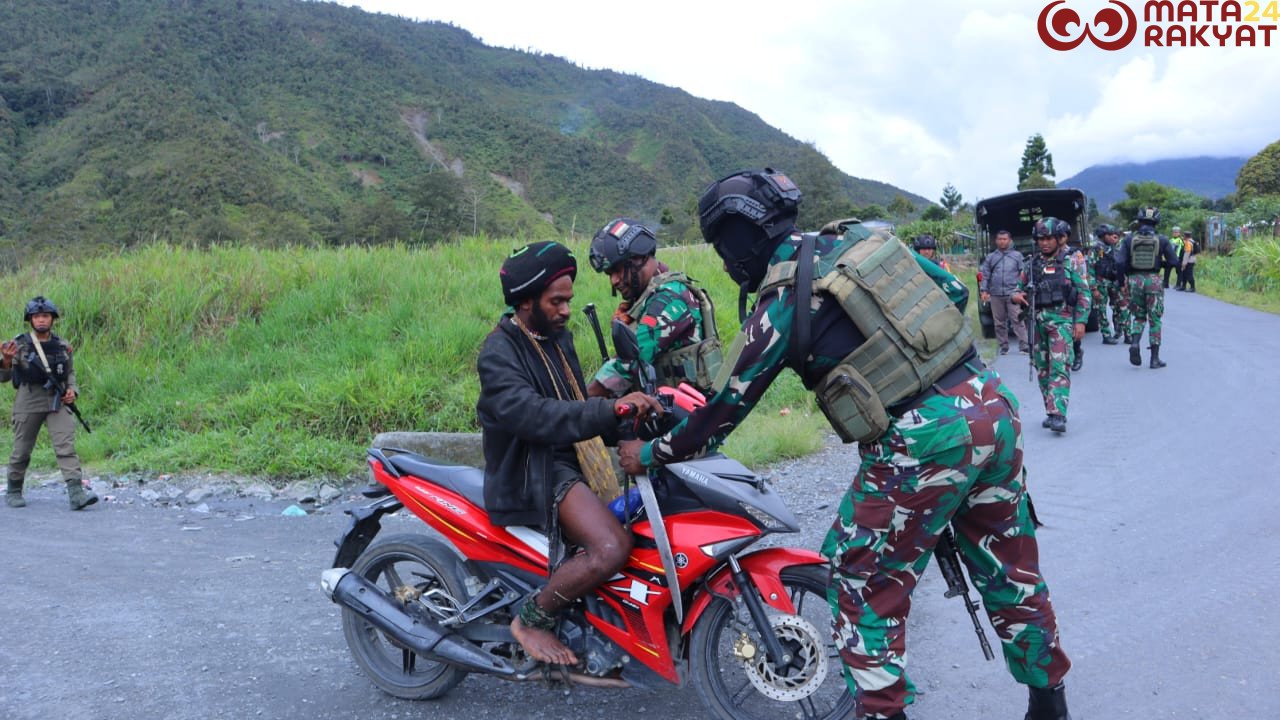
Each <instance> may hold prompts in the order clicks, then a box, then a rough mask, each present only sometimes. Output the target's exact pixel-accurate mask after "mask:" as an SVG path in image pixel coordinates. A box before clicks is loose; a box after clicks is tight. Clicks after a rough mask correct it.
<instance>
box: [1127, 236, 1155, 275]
mask: <svg viewBox="0 0 1280 720" xmlns="http://www.w3.org/2000/svg"><path fill="white" fill-rule="evenodd" d="M1129 243H1130V245H1129V250H1130V252H1129V266H1130V267H1132V268H1133V269H1134V270H1137V271H1138V272H1155V271H1156V270H1159V269H1160V236H1159V235H1157V234H1155V232H1154V231H1153V232H1149V233H1144V232H1136V233H1134V234H1133V237H1132V239H1130V241H1129Z"/></svg>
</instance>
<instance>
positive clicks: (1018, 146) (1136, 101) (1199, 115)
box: [341, 0, 1280, 200]
mask: <svg viewBox="0 0 1280 720" xmlns="http://www.w3.org/2000/svg"><path fill="white" fill-rule="evenodd" d="M341 1H342V2H343V4H349V5H359V6H361V7H363V8H365V9H367V10H370V11H375V12H388V13H392V14H397V15H402V16H405V17H413V18H418V19H424V20H426V19H430V20H444V21H447V22H451V23H453V24H454V25H457V26H459V27H462V28H465V29H467V30H468V31H470V32H471V33H472V34H474V35H476V36H477V37H479V38H481V39H482V40H484V41H485V42H486V43H488V44H490V45H496V46H500V47H514V48H517V49H532V50H538V51H541V52H546V53H551V54H554V55H559V56H561V57H565V58H567V59H569V60H571V61H573V62H575V63H577V64H578V65H581V66H583V67H589V68H610V69H614V70H618V71H621V72H629V73H635V74H637V75H640V76H642V77H646V78H648V79H650V80H654V81H655V82H660V83H663V84H665V85H672V86H675V87H679V88H682V89H684V90H686V91H687V92H689V93H691V94H693V95H696V96H699V97H704V98H709V99H715V100H727V101H731V102H735V103H737V104H738V105H740V106H742V107H744V108H746V109H747V110H750V111H751V112H754V113H756V114H757V115H759V116H760V117H761V118H762V119H764V121H765V122H767V123H769V124H771V125H773V126H775V127H778V128H779V129H781V130H783V131H784V132H786V133H788V134H789V135H791V136H793V137H795V138H797V139H800V140H802V141H806V142H813V143H814V144H815V145H816V146H817V147H818V149H819V150H821V151H822V152H824V153H825V154H826V155H827V156H828V157H829V158H830V159H831V160H832V162H834V163H835V164H836V165H837V166H838V167H840V168H841V169H842V170H844V171H845V172H848V173H850V174H851V175H856V176H859V177H868V178H872V179H876V180H882V181H885V182H889V183H892V184H894V185H897V186H899V187H902V188H905V189H907V190H910V191H912V192H915V193H918V194H920V195H924V196H925V197H927V198H931V199H936V198H937V197H938V196H939V195H940V194H941V191H942V187H943V186H944V185H945V184H946V183H948V182H950V183H952V184H954V185H955V186H956V187H957V188H958V189H959V190H960V191H961V192H962V193H963V194H964V195H965V197H966V199H969V200H976V199H978V198H980V197H984V196H990V195H996V194H1000V193H1004V192H1009V191H1011V190H1013V186H1014V183H1015V182H1016V179H1017V169H1018V165H1019V162H1020V159H1021V156H1022V150H1023V147H1024V146H1025V144H1026V140H1027V138H1028V137H1030V136H1031V135H1033V134H1035V133H1041V134H1043V135H1044V136H1045V141H1046V143H1047V145H1048V148H1049V151H1050V152H1052V153H1053V157H1054V165H1055V168H1056V169H1057V171H1058V177H1059V178H1065V177H1067V176H1070V175H1072V174H1074V173H1076V172H1079V171H1080V170H1083V169H1084V168H1086V167H1088V166H1089V165H1092V164H1096V163H1102V162H1112V161H1146V160H1154V159H1160V158H1168V157H1186V156H1191V155H1251V154H1253V153H1255V152H1257V151H1258V150H1260V149H1262V148H1263V147H1264V146H1266V145H1267V144H1269V143H1271V142H1274V141H1275V140H1277V139H1280V132H1277V130H1276V127H1277V123H1276V121H1275V118H1276V117H1277V115H1278V114H1280V90H1277V88H1280V63H1278V62H1276V61H1275V59H1274V58H1275V53H1276V48H1275V47H1271V48H1186V49H1170V48H1145V47H1142V46H1141V45H1140V44H1139V43H1137V42H1135V43H1133V44H1131V45H1130V46H1129V47H1128V48H1125V49H1123V50H1120V51H1116V52H1107V51H1103V50H1099V49H1097V48H1095V47H1093V46H1092V45H1090V44H1089V43H1087V42H1086V43H1085V44H1083V45H1081V46H1080V47H1078V48H1076V49H1074V50H1070V51H1067V52H1058V51H1054V50H1050V49H1049V48H1048V47H1046V46H1045V45H1044V44H1043V43H1042V42H1041V41H1040V38H1039V36H1038V34H1037V32H1036V17H1037V15H1038V14H1039V12H1040V10H1041V9H1042V8H1043V7H1044V6H1045V4H1047V2H1048V0H1045V1H1044V3H1042V2H1040V0H1036V2H1031V3H1027V2H1025V0H970V2H968V3H953V2H943V1H942V0H921V1H918V2H915V3H909V4H908V3H882V2H872V1H871V0H853V1H850V0H845V1H844V2H840V1H838V0H801V1H800V2H795V3H792V4H791V6H779V5H778V4H777V3H769V4H764V3H752V2H739V3H698V2H687V1H685V2H675V1H674V0H650V2H647V3H644V4H643V5H636V6H633V7H632V8H631V9H630V10H628V11H627V12H626V13H625V14H621V15H620V14H619V11H618V9H617V8H616V7H610V6H607V5H606V4H604V3H600V2H598V1H595V2H588V1H586V0H555V1H553V2H544V3H511V2H505V1H504V2H497V1H496V0H468V1H467V2H462V3H458V2H448V3H444V2H429V3H425V4H424V3H421V2H409V1H408V0H341ZM1130 4H1131V6H1133V7H1135V8H1137V7H1138V3H1137V2H1131V3H1130ZM1107 5H1108V0H1068V6H1069V7H1072V8H1074V9H1075V10H1077V11H1078V12H1079V14H1080V16H1081V18H1083V19H1085V20H1086V21H1088V19H1089V18H1092V17H1093V13H1094V12H1096V11H1097V10H1098V9H1100V8H1103V7H1105V6H1107ZM1138 14H1139V20H1140V21H1141V11H1140V9H1139V13H1138ZM1275 35H1276V36H1277V37H1276V38H1275V39H1274V40H1273V42H1274V43H1276V44H1280V33H1275Z"/></svg>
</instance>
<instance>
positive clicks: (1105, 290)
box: [1089, 223, 1129, 345]
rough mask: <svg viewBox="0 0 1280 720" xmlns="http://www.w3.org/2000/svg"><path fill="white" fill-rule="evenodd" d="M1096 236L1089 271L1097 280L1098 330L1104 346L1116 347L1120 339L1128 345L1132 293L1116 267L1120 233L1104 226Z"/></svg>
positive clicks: (1096, 230) (1090, 255) (1100, 226)
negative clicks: (1130, 294) (1130, 295)
mask: <svg viewBox="0 0 1280 720" xmlns="http://www.w3.org/2000/svg"><path fill="white" fill-rule="evenodd" d="M1093 234H1094V235H1095V236H1096V237H1097V242H1095V243H1094V244H1093V247H1092V248H1090V251H1089V269H1090V271H1091V272H1092V274H1093V278H1094V285H1093V302H1094V307H1096V308H1097V309H1098V318H1099V322H1098V329H1099V330H1101V331H1102V344H1103V345H1117V344H1119V343H1120V336H1121V335H1124V337H1125V341H1126V342H1128V337H1129V291H1128V288H1127V287H1126V286H1125V284H1124V282H1123V277H1124V276H1123V275H1121V273H1120V266H1119V265H1118V264H1116V250H1117V249H1118V246H1119V244H1120V231H1119V230H1117V229H1116V228H1115V227H1114V226H1111V225H1107V224H1105V223H1104V224H1102V225H1099V226H1098V227H1097V229H1095V230H1094V231H1093ZM1108 305H1109V306H1110V308H1111V312H1110V313H1108V312H1107V307H1108ZM1113 323H1114V325H1113Z"/></svg>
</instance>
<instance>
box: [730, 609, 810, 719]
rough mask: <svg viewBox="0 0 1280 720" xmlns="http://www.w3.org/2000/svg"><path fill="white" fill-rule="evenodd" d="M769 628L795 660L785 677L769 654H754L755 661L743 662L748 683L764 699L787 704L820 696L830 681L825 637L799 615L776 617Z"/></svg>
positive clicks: (747, 660)
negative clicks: (819, 689) (827, 679)
mask: <svg viewBox="0 0 1280 720" xmlns="http://www.w3.org/2000/svg"><path fill="white" fill-rule="evenodd" d="M769 625H770V626H772V627H773V631H774V633H776V634H777V636H778V640H779V641H780V642H781V643H782V645H783V646H784V647H786V648H788V649H789V650H790V651H791V654H792V656H793V658H794V659H793V660H792V662H791V664H790V665H788V666H787V667H786V668H785V670H786V674H785V675H782V674H779V672H778V669H777V668H775V667H774V666H773V663H772V662H770V661H769V657H768V654H767V653H764V652H759V653H753V655H754V657H750V658H744V660H743V665H744V666H745V668H746V671H747V679H748V680H750V681H751V684H752V685H753V686H754V687H755V689H756V690H758V691H759V692H760V694H761V695H764V696H765V697H768V698H771V699H773V700H780V701H783V702H795V701H796V700H803V699H804V698H807V697H809V696H810V695H812V694H813V693H815V692H817V690H818V688H820V687H822V683H823V681H825V680H826V678H827V649H826V647H825V644H824V643H825V640H824V637H825V636H824V635H823V634H822V633H821V632H819V631H818V628H816V627H814V626H813V623H811V622H809V621H808V620H805V619H804V618H802V617H800V616H798V615H774V616H772V617H771V618H769Z"/></svg>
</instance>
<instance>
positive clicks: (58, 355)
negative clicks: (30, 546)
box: [0, 296, 98, 510]
mask: <svg viewBox="0 0 1280 720" xmlns="http://www.w3.org/2000/svg"><path fill="white" fill-rule="evenodd" d="M57 318H58V308H57V307H56V306H55V305H54V304H53V303H52V302H50V301H49V300H47V299H45V298H44V296H37V297H34V298H32V299H31V301H30V302H28V303H27V307H26V310H25V312H23V315H22V320H23V322H26V323H30V325H31V332H29V333H23V334H21V335H19V336H17V337H15V338H14V339H12V340H7V341H5V342H4V343H3V344H0V382H4V381H5V380H12V381H13V386H14V387H15V388H17V390H18V394H17V396H16V397H15V398H14V401H13V454H12V455H10V456H9V475H8V485H7V486H6V491H5V502H6V503H7V504H8V505H9V507H25V506H26V504H27V501H26V500H25V499H24V498H23V497H22V489H23V485H24V484H25V482H26V475H27V465H28V463H30V462H31V450H32V448H34V447H35V444H36V438H37V437H38V436H39V434H40V428H41V427H45V426H47V427H48V428H49V440H50V442H52V443H53V453H54V455H55V456H56V457H57V459H58V469H59V470H61V471H62V478H63V480H65V481H66V484H67V500H68V501H69V502H70V504H71V509H72V510H83V509H84V508H86V507H89V506H90V505H92V504H94V503H96V502H98V496H97V495H94V494H93V493H92V492H91V491H90V490H88V489H87V488H85V486H84V479H83V475H82V473H81V470H80V458H79V457H78V456H77V455H76V447H75V440H76V419H75V417H74V416H72V414H71V408H70V406H71V405H72V404H73V403H74V402H75V401H76V398H77V397H79V395H80V391H79V389H78V388H77V387H76V373H75V370H74V369H73V367H72V363H71V347H70V346H68V345H67V344H66V342H64V341H63V340H62V338H60V337H58V336H57V335H54V334H53V321H54V320H56V319H57ZM57 388H62V391H61V392H59V391H58V389H57Z"/></svg>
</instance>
